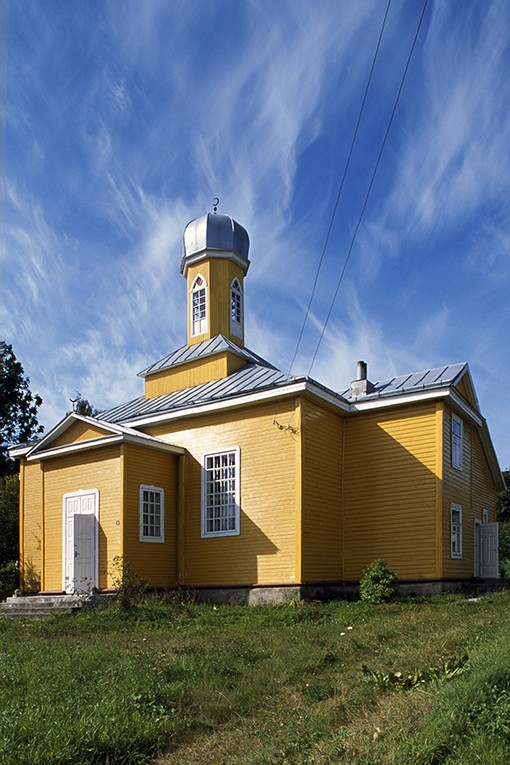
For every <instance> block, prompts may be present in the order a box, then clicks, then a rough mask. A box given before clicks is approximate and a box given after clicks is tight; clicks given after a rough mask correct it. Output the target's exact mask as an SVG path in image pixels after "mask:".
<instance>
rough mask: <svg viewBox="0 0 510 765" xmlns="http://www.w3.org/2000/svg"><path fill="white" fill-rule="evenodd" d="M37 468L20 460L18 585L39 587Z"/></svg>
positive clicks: (39, 507)
mask: <svg viewBox="0 0 510 765" xmlns="http://www.w3.org/2000/svg"><path fill="white" fill-rule="evenodd" d="M41 547H42V508H41V466H40V465H39V463H27V461H26V460H25V459H22V460H21V470H20V570H21V576H20V586H21V587H22V589H25V590H29V591H33V592H37V591H38V590H40V588H41Z"/></svg>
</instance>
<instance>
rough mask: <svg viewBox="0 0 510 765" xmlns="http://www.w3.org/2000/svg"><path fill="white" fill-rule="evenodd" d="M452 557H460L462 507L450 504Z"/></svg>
mask: <svg viewBox="0 0 510 765" xmlns="http://www.w3.org/2000/svg"><path fill="white" fill-rule="evenodd" d="M451 540H452V541H451V545H452V558H462V507H461V506H460V505H456V504H454V503H453V502H452V505H451Z"/></svg>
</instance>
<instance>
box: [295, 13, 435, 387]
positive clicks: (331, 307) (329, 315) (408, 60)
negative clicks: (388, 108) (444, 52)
mask: <svg viewBox="0 0 510 765" xmlns="http://www.w3.org/2000/svg"><path fill="white" fill-rule="evenodd" d="M427 4H428V0H425V3H424V6H423V10H422V13H421V16H420V21H419V23H418V27H417V29H416V34H415V36H414V40H413V44H412V46H411V51H410V53H409V56H408V58H407V63H406V66H405V69H404V74H403V75H402V80H401V82H400V87H399V89H398V93H397V97H396V99H395V103H394V105H393V110H392V112H391V117H390V120H389V122H388V127H387V128H386V133H385V135H384V139H383V142H382V145H381V149H380V151H379V156H378V157H377V162H376V163H375V168H374V172H373V173H372V178H371V180H370V184H369V186H368V191H367V193H366V196H365V201H364V203H363V208H362V210H361V213H360V216H359V218H358V222H357V224H356V228H355V230H354V234H353V236H352V239H351V244H350V246H349V250H348V253H347V257H346V259H345V262H344V265H343V268H342V272H341V274H340V278H339V280H338V283H337V285H336V289H335V293H334V295H333V299H332V301H331V304H330V307H329V311H328V315H327V317H326V321H325V322H324V325H323V327H322V332H321V335H320V337H319V341H318V343H317V346H316V348H315V353H314V354H313V358H312V362H311V364H310V367H309V369H308V377H309V376H310V374H311V372H312V367H313V365H314V363H315V359H316V357H317V353H318V351H319V347H320V345H321V343H322V339H323V337H324V333H325V332H326V327H327V325H328V322H329V319H330V317H331V313H332V311H333V306H334V304H335V300H336V298H337V295H338V291H339V289H340V285H341V283H342V280H343V277H344V274H345V269H346V268H347V264H348V262H349V258H350V257H351V253H352V248H353V246H354V242H355V241H356V236H357V234H358V230H359V227H360V225H361V221H362V220H363V216H364V214H365V210H366V207H367V203H368V198H369V196H370V192H371V190H372V186H373V184H374V180H375V176H376V173H377V170H378V168H379V163H380V161H381V157H382V153H383V151H384V147H385V145H386V140H387V138H388V134H389V132H390V128H391V125H392V123H393V118H394V116H395V112H396V110H397V106H398V102H399V100H400V94H401V93H402V88H403V87H404V81H405V79H406V76H407V71H408V69H409V65H410V63H411V57H412V55H413V51H414V49H415V46H416V42H417V40H418V35H419V33H420V29H421V25H422V22H423V17H424V15H425V10H426V8H427Z"/></svg>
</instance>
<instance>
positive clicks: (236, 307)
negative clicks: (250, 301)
mask: <svg viewBox="0 0 510 765" xmlns="http://www.w3.org/2000/svg"><path fill="white" fill-rule="evenodd" d="M230 331H231V332H232V334H233V335H235V336H236V337H242V335H243V293H242V292H241V285H240V284H239V279H237V278H235V279H234V281H233V282H232V284H231V285H230Z"/></svg>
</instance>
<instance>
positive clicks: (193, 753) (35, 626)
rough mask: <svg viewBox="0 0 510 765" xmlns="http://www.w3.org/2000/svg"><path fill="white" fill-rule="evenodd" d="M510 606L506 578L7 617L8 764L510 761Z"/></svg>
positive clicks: (3, 723)
mask: <svg viewBox="0 0 510 765" xmlns="http://www.w3.org/2000/svg"><path fill="white" fill-rule="evenodd" d="M509 615H510V593H506V592H505V593H498V594H494V595H491V596H489V597H486V598H483V599H482V600H478V601H469V600H466V599H465V598H463V597H462V596H453V595H442V596H436V597H433V598H430V599H415V600H413V599H408V600H405V601H401V602H397V603H392V604H389V605H380V606H373V605H370V604H366V603H361V602H347V601H334V602H331V603H327V604H321V603H293V604H290V605H285V606H273V607H270V606H268V607H251V608H249V607H237V606H212V605H209V604H193V603H186V604H182V605H165V604H164V603H161V602H158V601H156V600H153V601H149V602H147V603H146V604H144V605H140V606H137V607H136V608H133V609H131V610H130V611H128V612H119V611H118V610H117V609H116V608H115V607H110V608H108V609H105V610H103V611H95V612H89V613H80V614H77V615H73V616H65V615H61V616H55V617H52V618H51V619H49V620H47V621H44V622H35V623H22V622H17V621H10V620H6V619H4V620H1V621H0V763H1V764H2V765H3V764H4V763H6V764H9V765H10V763H12V764H13V765H14V764H16V765H28V764H30V765H35V764H36V763H37V765H40V764H41V763H42V764H43V765H53V764H55V765H56V764H57V763H58V765H66V764H67V763H69V765H71V764H72V765H82V764H83V765H85V764H86V763H109V764H110V765H120V764H123V765H127V764H128V763H147V762H151V763H158V765H177V763H179V765H186V764H187V763H188V764H189V763H208V764H210V765H221V763H225V764H226V763H228V764H229V765H234V764H236V763H239V764H241V763H243V765H250V764H253V765H255V764H257V765H286V764H288V765H291V764H292V765H299V764H300V763H321V765H326V764H329V763H352V764H354V763H357V764H358V763H360V764H363V765H376V764H377V765H378V764H379V763H380V764H381V765H391V764H392V763H394V764H395V765H406V764H407V763H409V764H411V763H413V765H426V764H433V763H446V764H447V765H466V764H469V765H472V764H474V763H483V765H507V763H508V762H509V761H510V629H509V627H510V625H509ZM465 654H467V656H468V660H467V662H465ZM363 665H365V667H366V669H365V672H364V671H363V668H362V667H363ZM452 668H453V669H455V668H457V669H458V671H453V670H452ZM367 669H368V672H367ZM431 670H433V671H431ZM397 673H401V674H397ZM411 678H412V679H411ZM415 680H416V682H415ZM404 681H405V682H404Z"/></svg>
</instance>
